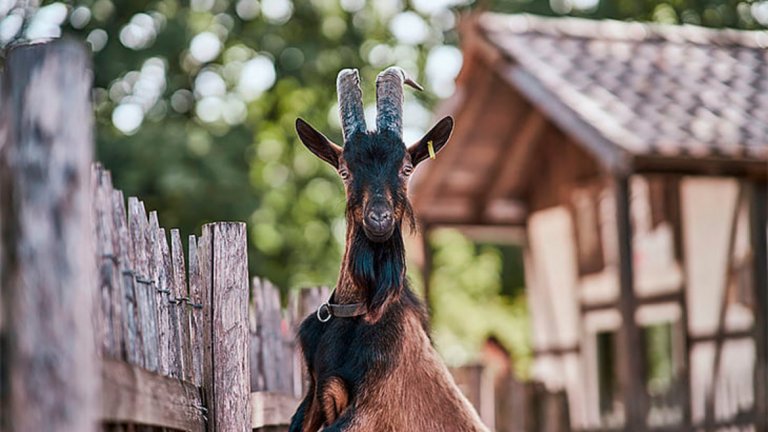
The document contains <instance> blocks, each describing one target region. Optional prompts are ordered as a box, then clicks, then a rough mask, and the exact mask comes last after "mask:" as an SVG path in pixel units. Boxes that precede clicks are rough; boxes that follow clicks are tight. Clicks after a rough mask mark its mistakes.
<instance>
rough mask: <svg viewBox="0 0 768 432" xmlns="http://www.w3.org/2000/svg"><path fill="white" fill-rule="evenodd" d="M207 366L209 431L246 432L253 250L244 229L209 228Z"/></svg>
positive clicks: (203, 253)
mask: <svg viewBox="0 0 768 432" xmlns="http://www.w3.org/2000/svg"><path fill="white" fill-rule="evenodd" d="M199 245H200V247H199V248H198V249H199V250H198V252H199V256H198V258H199V265H200V272H201V274H202V275H203V278H202V279H203V280H202V287H203V294H204V295H203V298H204V299H208V301H207V302H205V303H206V304H207V305H210V306H208V307H204V308H203V321H204V322H203V332H204V338H205V343H204V345H205V349H206V353H205V360H204V365H203V377H204V384H205V391H206V403H207V407H208V430H209V431H224V430H227V431H230V430H231V431H244V430H248V428H249V423H250V419H251V416H250V413H249V412H248V410H249V395H250V387H249V379H248V255H247V254H248V248H247V245H246V229H245V224H243V223H214V224H207V225H205V226H204V227H203V236H202V238H201V239H200V242H199Z"/></svg>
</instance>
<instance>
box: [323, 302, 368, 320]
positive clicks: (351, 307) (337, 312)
mask: <svg viewBox="0 0 768 432" xmlns="http://www.w3.org/2000/svg"><path fill="white" fill-rule="evenodd" d="M367 313H368V307H367V306H366V305H365V303H350V304H334V303H329V302H326V303H323V304H321V305H320V307H318V308H317V314H316V315H317V319H318V320H320V322H327V321H328V320H330V319H331V317H337V318H352V317H356V316H360V315H365V314H367Z"/></svg>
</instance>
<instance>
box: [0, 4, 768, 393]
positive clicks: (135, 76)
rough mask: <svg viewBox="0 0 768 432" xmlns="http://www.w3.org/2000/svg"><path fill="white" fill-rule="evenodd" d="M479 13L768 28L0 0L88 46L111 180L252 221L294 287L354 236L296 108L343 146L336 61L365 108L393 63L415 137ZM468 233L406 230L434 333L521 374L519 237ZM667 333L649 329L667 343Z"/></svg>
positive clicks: (166, 204) (714, 13)
mask: <svg viewBox="0 0 768 432" xmlns="http://www.w3.org/2000/svg"><path fill="white" fill-rule="evenodd" d="M477 10H483V11H492V12H502V13H520V12H526V13H533V14H538V15H548V16H562V15H569V16H575V17H584V18H590V19H604V18H611V19H617V20H624V21H643V22H655V23H660V24H695V25H701V26H706V27H715V28H722V27H730V28H738V29H746V30H755V29H765V28H766V26H768V1H759V0H757V1H752V0H724V1H718V0H666V1H664V0H640V1H634V0H611V1H608V0H519V1H516V0H489V1H481V2H471V1H464V0H376V1H366V0H301V1H293V0H191V2H182V1H178V0H157V1H154V0H153V1H139V0H129V1H124V0H95V1H90V0H86V1H79V0H73V1H70V2H48V1H45V2H42V4H37V3H36V2H33V1H30V2H18V1H15V0H0V46H8V45H10V44H13V43H16V42H18V41H22V40H29V39H39V38H46V37H56V36H59V35H62V34H68V35H71V36H73V37H75V38H78V39H81V40H84V41H86V42H87V44H88V45H89V46H90V47H91V49H92V51H93V62H94V70H95V76H94V100H95V104H94V107H95V110H96V122H97V159H98V160H100V161H101V162H102V163H103V164H104V165H105V166H106V168H108V169H109V170H111V171H112V173H113V176H114V183H115V185H116V187H119V188H121V189H123V190H124V191H125V193H126V194H128V195H136V196H140V197H141V198H142V199H143V200H144V201H145V202H146V206H147V208H150V209H156V210H158V213H159V215H160V217H161V218H162V220H163V221H164V224H165V225H166V226H172V227H179V228H180V229H181V232H182V238H185V237H186V234H192V233H197V230H199V227H200V226H201V225H202V224H204V223H207V222H210V221H215V220H238V221H246V222H247V223H248V236H249V259H250V267H251V273H252V274H255V275H260V276H263V277H265V278H268V279H270V280H271V281H273V282H274V283H275V284H276V285H277V286H279V287H281V288H282V289H283V290H292V289H295V288H299V287H305V286H310V285H328V286H332V285H333V284H334V283H335V281H336V277H337V273H338V266H339V262H340V259H341V256H340V254H341V252H342V248H343V241H344V218H343V211H344V195H343V190H342V185H341V182H340V181H338V179H337V175H336V173H335V172H333V170H332V169H330V168H329V167H327V166H326V165H325V164H323V163H322V162H320V161H319V160H317V159H316V158H315V157H314V156H312V155H311V154H310V153H309V152H308V151H306V150H305V149H304V148H303V146H301V145H300V143H299V141H298V139H297V138H296V135H295V132H294V129H293V125H294V121H295V119H296V117H302V118H304V119H306V120H307V121H309V122H310V123H311V124H313V125H314V126H316V127H317V128H318V129H319V130H321V131H323V132H324V133H326V134H327V135H328V136H329V138H331V139H332V140H335V141H336V142H341V133H340V129H339V122H338V114H337V105H336V94H335V78H336V74H337V73H338V71H339V70H340V69H342V68H347V67H354V68H359V69H360V71H361V76H362V80H363V90H364V91H363V93H364V98H365V102H366V115H367V116H369V117H372V116H373V115H374V114H375V112H374V105H373V104H374V100H373V83H374V81H375V76H376V74H377V73H378V72H379V71H381V70H383V69H384V68H385V67H387V66H390V65H398V66H401V67H403V68H404V69H406V70H407V71H408V72H409V74H410V75H411V76H412V77H414V78H415V79H416V80H417V81H419V82H420V83H421V84H423V85H424V87H425V91H424V92H421V93H414V92H408V93H407V94H406V104H405V116H404V117H405V118H404V121H405V132H404V137H405V141H406V142H410V141H415V140H416V139H417V138H418V137H420V136H421V135H422V134H423V133H424V132H425V131H426V130H427V129H428V128H429V127H430V126H431V123H432V121H433V120H434V116H433V112H434V111H435V110H436V109H438V107H441V106H445V104H441V103H442V102H443V101H444V100H446V99H449V98H451V97H452V96H454V94H455V91H456V79H457V76H458V75H459V73H460V71H461V70H462V65H463V62H464V61H465V59H464V58H463V51H462V49H461V47H460V44H459V42H460V40H459V32H458V28H459V25H460V21H461V17H462V16H464V14H467V13H469V12H472V11H477ZM371 123H372V121H371V120H369V124H371ZM440 162H441V159H440V158H438V159H437V161H435V162H431V163H434V164H440ZM417 217H418V214H417ZM465 234H466V233H464V232H462V231H460V230H456V229H451V228H439V229H433V230H430V232H429V235H428V238H427V239H426V241H425V242H424V245H426V246H425V247H426V250H425V249H424V248H423V247H422V244H420V243H419V242H418V241H414V242H413V243H416V244H417V247H415V249H417V250H416V251H415V252H414V256H415V259H416V261H417V262H416V263H415V264H416V265H411V266H410V268H409V271H410V273H411V274H410V278H411V281H412V282H413V284H414V285H415V286H416V288H417V289H420V290H421V289H422V287H423V278H422V274H421V272H420V268H422V266H423V264H424V257H425V256H430V257H431V265H430V272H429V278H430V279H429V285H430V286H431V287H433V289H432V290H431V293H430V294H431V299H430V300H431V301H430V304H431V307H432V310H433V329H434V338H435V342H436V345H437V347H438V349H439V350H440V351H441V353H442V354H443V355H444V357H445V358H446V360H447V361H448V362H449V363H450V364H451V365H454V366H458V365H464V364H468V363H471V362H473V361H475V360H477V358H478V356H479V355H480V353H481V352H482V350H483V349H484V348H483V347H485V349H488V347H489V346H499V347H500V348H501V349H502V350H503V351H504V352H507V353H510V354H511V356H512V358H513V359H514V370H515V372H516V374H517V375H518V376H519V377H523V378H525V377H528V376H529V375H530V374H531V364H532V358H533V353H532V352H533V349H532V342H531V336H530V334H531V330H530V328H529V314H528V306H527V305H528V302H527V299H526V297H525V295H526V294H525V290H524V286H525V282H524V273H523V267H524V264H523V255H524V251H523V248H522V247H521V246H520V243H519V242H515V241H501V242H500V241H494V239H493V236H474V237H470V236H467V235H465ZM663 332H664V329H662V330H661V332H657V333H654V334H651V335H650V336H649V337H650V338H652V339H653V338H656V339H653V340H657V341H658V343H659V344H661V345H664V343H665V342H664V340H665V339H664V338H665V337H668V336H665V335H664V333H663ZM489 342H490V345H489ZM603 342H605V341H603ZM601 343H602V342H601ZM605 343H611V342H605ZM662 350H663V349H662ZM659 361H661V362H662V363H663V361H664V360H663V358H662V359H661V360H659ZM658 367H659V368H662V369H663V368H664V367H671V366H669V365H665V364H661V365H660V366H658ZM606 385H609V386H610V385H611V383H610V382H609V383H608V384H606Z"/></svg>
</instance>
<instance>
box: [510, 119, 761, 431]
mask: <svg viewBox="0 0 768 432" xmlns="http://www.w3.org/2000/svg"><path fill="white" fill-rule="evenodd" d="M555 136H557V133H556V132H555V133H552V132H549V133H548V135H547V139H546V140H545V141H544V142H543V143H542V147H543V149H546V150H543V151H542V152H541V154H539V155H538V160H537V163H539V164H541V165H537V166H538V167H542V168H543V169H542V171H541V172H543V173H546V174H547V175H542V176H541V178H539V179H531V181H532V182H536V183H535V187H534V188H533V189H530V190H532V191H533V192H532V194H531V196H530V197H529V202H530V203H531V209H532V212H531V213H530V216H529V218H528V242H527V250H526V257H525V259H526V273H527V274H526V284H527V286H528V292H529V306H530V309H531V314H532V324H533V329H534V335H533V345H534V352H535V353H536V360H535V362H534V376H535V377H536V378H537V379H539V380H541V381H542V382H544V383H545V384H547V385H548V386H549V387H550V388H552V389H559V388H562V389H566V390H567V392H568V399H569V404H570V407H569V408H570V414H571V421H572V424H573V426H575V427H579V428H591V427H605V426H620V425H621V424H622V422H623V416H624V414H623V408H622V403H621V397H616V402H615V405H616V406H615V407H613V408H611V406H610V405H609V406H608V407H607V408H606V406H605V401H604V400H603V399H601V392H604V391H605V389H602V390H601V388H600V385H601V383H600V380H601V377H600V374H601V365H600V362H601V361H605V359H601V358H600V353H599V352H598V343H599V342H598V335H604V334H610V333H613V334H616V335H617V337H618V335H619V333H618V330H619V328H620V327H621V314H620V313H619V309H618V296H619V287H618V270H617V262H618V260H617V252H616V242H617V239H616V228H615V214H616V212H615V204H614V194H613V192H612V190H611V186H610V184H609V183H608V182H607V181H606V179H605V178H602V177H600V176H599V173H598V172H596V171H595V170H594V169H593V168H594V167H590V166H589V164H585V165H580V163H581V162H582V161H580V160H579V157H580V156H583V155H579V152H572V153H567V150H566V149H568V148H569V147H572V146H568V145H564V141H559V140H556V139H554V140H553V138H555ZM561 145H564V147H563V148H561V149H560V150H561V152H560V153H557V149H558V148H559V147H561ZM550 151H552V152H554V153H550ZM555 155H559V156H557V157H556V158H555ZM571 161H575V162H574V163H571ZM555 162H557V163H555ZM571 165H574V166H571ZM555 167H557V169H555ZM544 177H547V178H544ZM750 193H751V190H750V189H749V187H748V186H747V184H746V183H745V182H741V181H738V180H735V179H731V178H724V177H719V178H716V177H700V176H699V177H681V176H675V175H635V176H632V177H631V178H630V208H631V220H632V229H633V237H632V243H633V245H632V255H633V257H632V261H633V266H634V291H635V293H636V297H637V299H638V300H637V307H636V309H635V320H636V322H637V325H638V326H639V327H640V329H641V332H642V333H643V339H642V340H643V344H642V346H641V347H636V348H632V347H630V350H629V351H627V350H623V352H622V350H621V349H619V348H618V347H616V348H615V350H616V352H615V353H614V356H613V361H614V362H615V363H616V365H615V366H616V367H615V369H616V370H615V373H616V374H617V375H621V373H623V372H622V368H623V367H624V366H623V363H624V362H625V361H626V358H627V356H628V355H636V356H643V366H644V368H645V370H646V374H647V375H648V376H647V377H646V378H647V379H646V386H647V388H646V390H647V392H648V395H647V396H648V400H649V406H648V419H649V420H648V421H649V426H652V427H670V426H671V427H675V425H680V424H681V423H682V422H686V421H688V419H690V420H692V421H693V422H694V423H699V424H701V423H704V422H736V421H737V419H738V418H743V417H744V416H745V415H747V416H750V415H753V414H754V412H753V410H754V405H755V393H754V388H755V381H754V374H755V361H756V356H757V354H756V352H757V347H756V344H755V308H756V303H755V302H756V301H755V292H756V291H755V286H754V282H753V274H752V272H753V269H754V262H753V260H752V256H753V251H752V249H751V248H752V246H751V244H752V243H751V239H750V232H751V231H753V230H751V227H750V204H749V203H750V202H751V195H750ZM584 231H591V232H584ZM596 242H597V244H596ZM585 243H586V244H585ZM598 244H599V247H598ZM594 254H598V255H599V256H597V257H594V256H591V255H594ZM659 332H661V334H662V336H664V337H665V338H666V339H663V342H664V343H666V344H668V345H669V346H668V347H665V348H664V349H663V350H662V351H663V354H664V356H668V357H669V358H666V357H665V358H663V359H662V360H664V361H666V362H667V363H664V364H663V365H662V366H664V367H666V368H668V369H669V368H671V370H667V371H666V374H667V376H666V379H667V380H668V381H669V380H671V381H670V382H666V383H662V385H659V383H658V382H656V383H655V384H654V383H653V382H651V378H652V377H651V375H652V374H653V373H652V371H653V370H654V367H656V368H658V365H652V364H648V363H649V362H653V361H654V360H653V359H651V360H649V359H648V358H646V356H647V355H649V354H648V353H647V351H646V349H647V347H649V346H650V345H648V344H653V343H657V344H658V341H656V342H654V340H656V339H654V338H658V336H659V334H660V333H659ZM619 346H620V345H619ZM657 348H658V347H657ZM689 350H690V351H689ZM662 363H663V362H662ZM602 372H604V371H602ZM619 379H620V378H619ZM619 387H621V385H620V384H619ZM614 396H615V395H614ZM601 404H602V405H601ZM747 418H749V417H747ZM739 421H740V420H739ZM747 421H749V420H747Z"/></svg>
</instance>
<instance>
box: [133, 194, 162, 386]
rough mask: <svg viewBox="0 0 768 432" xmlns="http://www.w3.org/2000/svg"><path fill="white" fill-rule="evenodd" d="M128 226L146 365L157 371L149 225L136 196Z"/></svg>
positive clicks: (141, 204)
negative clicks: (149, 253) (149, 254)
mask: <svg viewBox="0 0 768 432" xmlns="http://www.w3.org/2000/svg"><path fill="white" fill-rule="evenodd" d="M128 227H129V230H130V237H131V242H132V244H133V248H132V249H133V265H132V267H133V278H134V290H135V293H136V311H137V315H138V322H139V326H140V328H141V336H142V348H143V351H142V352H143V355H144V367H145V368H146V369H147V370H150V371H153V372H154V371H157V370H158V336H157V323H156V316H155V304H154V299H155V294H154V293H153V292H152V291H153V290H154V281H152V278H151V277H150V276H149V256H148V255H147V249H148V248H147V243H148V238H147V234H148V232H147V231H148V227H149V222H148V221H147V214H146V211H145V210H144V203H142V202H141V201H139V200H138V199H137V198H135V197H130V198H128Z"/></svg>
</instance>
